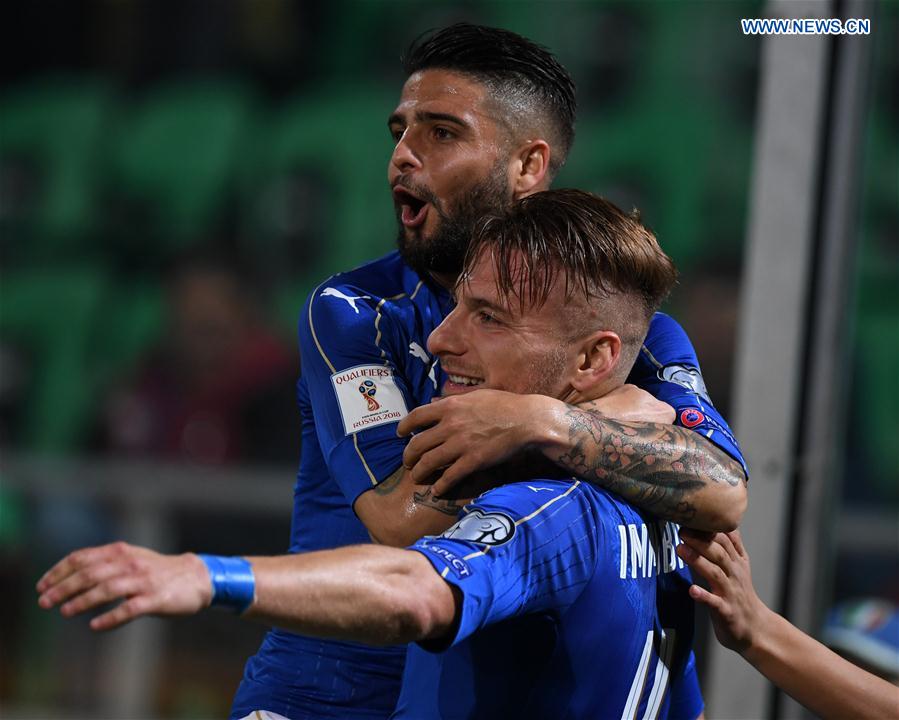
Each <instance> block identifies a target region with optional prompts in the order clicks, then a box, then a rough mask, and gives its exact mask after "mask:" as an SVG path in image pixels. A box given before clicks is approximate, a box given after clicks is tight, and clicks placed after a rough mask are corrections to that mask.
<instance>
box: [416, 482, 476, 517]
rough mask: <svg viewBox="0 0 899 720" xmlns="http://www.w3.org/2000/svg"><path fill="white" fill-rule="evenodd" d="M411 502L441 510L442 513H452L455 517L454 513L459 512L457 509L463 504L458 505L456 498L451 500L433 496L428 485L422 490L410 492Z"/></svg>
mask: <svg viewBox="0 0 899 720" xmlns="http://www.w3.org/2000/svg"><path fill="white" fill-rule="evenodd" d="M412 502H414V503H415V504H416V505H422V506H424V507H429V508H432V509H434V510H437V511H439V512H442V513H443V514H444V515H452V516H453V517H456V515H458V514H459V511H460V510H461V509H462V507H463V505H464V503H463V505H460V504H459V503H458V502H457V501H456V500H451V499H449V498H444V497H435V496H434V493H432V492H431V488H429V487H428V488H425V489H424V490H423V491H422V492H418V491H417V490H416V491H415V492H414V493H412Z"/></svg>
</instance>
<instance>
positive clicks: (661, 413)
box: [578, 385, 676, 425]
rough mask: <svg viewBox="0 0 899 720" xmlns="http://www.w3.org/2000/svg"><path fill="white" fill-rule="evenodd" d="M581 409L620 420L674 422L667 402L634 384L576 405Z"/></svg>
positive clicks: (672, 409) (671, 409)
mask: <svg viewBox="0 0 899 720" xmlns="http://www.w3.org/2000/svg"><path fill="white" fill-rule="evenodd" d="M578 407H579V408H580V409H581V410H590V411H593V412H599V413H602V414H603V415H605V416H606V417H610V418H612V419H614V420H619V421H621V422H649V423H658V424H659V425H671V424H673V423H674V418H675V416H676V413H675V412H674V408H673V407H671V406H670V405H669V404H668V403H666V402H662V401H661V400H657V399H656V398H654V397H653V396H652V395H650V394H649V393H648V392H646V391H645V390H642V389H640V388H638V387H637V386H636V385H622V386H621V387H618V388H615V389H614V390H612V391H611V392H609V393H606V394H605V395H603V396H602V397H601V398H597V399H596V400H591V401H590V402H586V403H581V404H580V405H578Z"/></svg>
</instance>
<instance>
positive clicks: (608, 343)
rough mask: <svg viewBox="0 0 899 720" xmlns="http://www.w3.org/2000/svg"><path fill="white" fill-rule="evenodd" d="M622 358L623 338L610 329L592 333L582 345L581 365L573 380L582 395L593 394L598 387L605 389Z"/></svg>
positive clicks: (575, 387)
mask: <svg viewBox="0 0 899 720" xmlns="http://www.w3.org/2000/svg"><path fill="white" fill-rule="evenodd" d="M620 359H621V338H620V337H618V335H617V333H613V332H612V331H610V330H602V331H600V332H597V333H594V334H593V335H590V336H589V337H588V338H587V339H586V340H585V341H584V344H583V345H582V346H581V353H580V355H579V357H578V361H579V365H578V369H577V370H576V371H575V375H574V378H573V379H572V381H571V385H572V387H573V388H574V389H575V390H577V391H578V392H579V393H581V394H582V395H593V394H595V392H596V390H597V389H602V390H603V391H605V386H606V385H607V383H608V381H609V379H610V378H612V376H613V375H614V373H615V370H616V369H617V368H618V361H619V360H620Z"/></svg>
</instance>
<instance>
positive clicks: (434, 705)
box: [394, 480, 702, 720]
mask: <svg viewBox="0 0 899 720" xmlns="http://www.w3.org/2000/svg"><path fill="white" fill-rule="evenodd" d="M460 518H461V519H460V520H459V522H457V523H456V524H455V525H454V526H453V527H451V528H450V529H449V530H447V531H446V532H445V533H444V534H443V535H441V536H439V537H427V538H422V539H421V540H419V541H418V542H417V543H416V544H415V545H414V546H413V547H412V549H413V550H416V551H418V552H420V553H422V554H423V555H424V556H425V557H426V558H427V559H428V560H429V561H430V562H431V564H432V565H433V566H434V569H435V570H436V571H437V572H438V573H440V575H441V576H442V577H443V578H444V579H445V580H446V581H447V582H449V583H451V584H452V585H454V586H456V587H457V588H458V589H459V590H460V591H461V593H462V604H461V614H460V617H459V620H458V626H457V627H456V628H455V629H454V631H453V633H452V634H451V637H449V638H447V640H446V643H448V644H449V648H448V649H446V650H441V651H437V650H438V648H436V647H435V646H434V645H433V644H431V643H422V644H421V645H420V646H412V647H410V650H409V654H408V658H407V663H406V671H405V676H404V678H403V690H402V693H401V695H400V700H399V703H398V705H397V710H396V713H395V715H394V717H396V718H434V719H435V720H436V719H444V718H445V719H449V718H466V719H472V718H491V719H492V718H497V717H514V718H559V719H562V718H571V719H576V718H621V717H626V718H633V717H638V718H675V717H677V718H687V719H689V720H693V718H695V717H696V716H698V715H699V713H700V712H701V711H702V698H701V695H700V694H699V689H698V684H697V682H696V676H695V666H694V663H693V662H692V651H691V647H692V638H693V603H692V601H691V600H690V598H689V596H688V594H687V588H688V587H689V585H690V577H689V572H688V571H687V570H686V569H685V568H684V565H683V562H682V561H681V560H680V558H678V557H677V555H676V554H675V551H674V548H675V546H676V545H677V543H678V542H679V539H678V528H677V526H676V525H674V524H673V523H665V522H661V521H659V520H656V519H653V518H650V517H649V516H646V515H643V514H641V513H640V512H638V511H637V510H636V509H635V508H633V507H632V506H630V505H628V504H627V503H625V502H623V501H622V500H620V499H618V498H616V497H615V496H613V495H611V494H609V493H607V492H605V491H603V490H598V489H596V488H594V487H591V486H589V485H587V484H585V483H582V482H569V481H562V482H560V481H550V480H532V481H528V482H523V483H514V484H511V485H507V486H505V487H502V488H498V489H496V490H491V491H489V492H487V493H485V494H484V495H482V496H481V497H480V498H478V500H477V501H475V502H474V503H472V504H471V505H469V506H468V507H466V509H465V510H464V511H463V512H462V513H460ZM425 648H428V649H425Z"/></svg>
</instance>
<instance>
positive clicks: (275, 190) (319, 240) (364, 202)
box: [241, 88, 396, 326]
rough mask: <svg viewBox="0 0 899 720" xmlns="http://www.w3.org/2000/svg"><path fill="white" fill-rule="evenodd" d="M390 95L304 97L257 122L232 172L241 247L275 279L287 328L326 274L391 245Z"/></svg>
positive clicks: (357, 91) (358, 92)
mask: <svg viewBox="0 0 899 720" xmlns="http://www.w3.org/2000/svg"><path fill="white" fill-rule="evenodd" d="M393 102H394V100H393V96H392V93H390V92H386V91H384V90H383V89H379V88H375V89H367V88H366V89H363V88H350V89H343V90H326V91H323V92H317V93H310V94H303V95H299V96H296V97H294V98H292V99H290V100H289V101H287V102H286V103H285V104H284V105H283V106H282V107H281V108H280V109H278V110H276V111H275V112H273V113H272V114H271V115H270V117H269V119H268V122H267V123H266V124H265V125H264V126H262V128H261V130H260V132H259V134H258V137H257V138H256V141H255V143H254V144H253V145H252V148H253V150H252V152H248V153H246V154H245V157H244V160H245V165H244V172H243V173H242V175H241V217H242V229H241V238H242V242H243V243H244V254H245V255H247V256H248V257H252V258H254V262H256V263H257V264H260V270H261V271H262V272H263V273H264V275H265V276H267V277H269V278H271V279H274V280H275V281H276V284H278V285H280V286H282V287H283V288H284V289H283V291H282V296H283V297H282V299H281V300H280V301H279V306H280V307H281V311H280V313H279V314H281V315H282V320H283V321H285V323H286V324H290V325H291V326H293V325H294V324H295V321H296V313H297V311H298V310H299V306H300V303H302V299H303V297H304V296H305V294H306V293H307V292H308V291H309V290H310V289H311V288H312V286H313V285H314V284H315V283H316V282H319V281H321V280H322V279H324V278H325V277H326V276H327V275H330V274H332V273H334V272H338V271H340V270H345V269H346V268H347V267H350V266H353V265H356V264H359V263H361V262H364V261H366V260H369V259H372V258H374V257H376V256H377V255H379V254H383V253H385V252H388V251H389V250H391V249H392V248H393V247H394V243H393V239H394V237H395V234H396V229H395V221H394V219H393V211H392V201H391V196H390V191H389V188H388V185H387V162H388V160H389V157H390V152H391V150H392V142H391V140H390V137H389V134H388V132H387V116H388V114H389V113H390V111H391V110H392V109H393V107H394V105H393Z"/></svg>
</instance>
